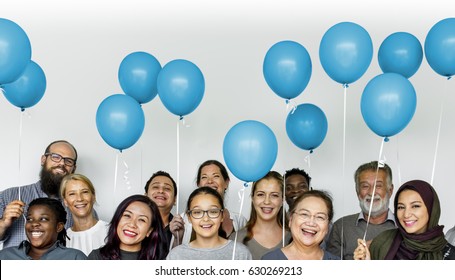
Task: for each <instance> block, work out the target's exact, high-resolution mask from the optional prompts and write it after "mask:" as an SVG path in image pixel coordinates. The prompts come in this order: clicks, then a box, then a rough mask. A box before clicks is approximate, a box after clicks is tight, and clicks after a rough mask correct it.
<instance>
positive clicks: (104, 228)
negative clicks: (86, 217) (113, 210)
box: [66, 220, 109, 256]
mask: <svg viewBox="0 0 455 280" xmlns="http://www.w3.org/2000/svg"><path fill="white" fill-rule="evenodd" d="M108 230H109V223H108V222H105V221H101V220H99V221H98V222H97V223H96V224H95V225H94V226H93V227H91V228H89V229H87V230H84V231H73V230H72V229H71V228H69V229H67V234H68V237H69V238H70V240H67V241H66V247H68V248H75V249H79V250H81V251H82V252H84V254H85V255H86V256H88V254H90V252H91V251H92V250H94V249H98V248H99V247H101V246H103V245H104V244H105V241H104V240H105V238H106V236H107V232H108Z"/></svg>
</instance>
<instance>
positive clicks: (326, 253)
mask: <svg viewBox="0 0 455 280" xmlns="http://www.w3.org/2000/svg"><path fill="white" fill-rule="evenodd" d="M323 259H324V260H341V258H340V256H336V255H334V254H332V253H330V252H329V251H327V250H324V258H323Z"/></svg>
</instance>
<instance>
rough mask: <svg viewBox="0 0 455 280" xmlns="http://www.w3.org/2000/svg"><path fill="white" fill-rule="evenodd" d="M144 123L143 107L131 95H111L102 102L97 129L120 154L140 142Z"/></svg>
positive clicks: (98, 112) (97, 118) (98, 111)
mask: <svg viewBox="0 0 455 280" xmlns="http://www.w3.org/2000/svg"><path fill="white" fill-rule="evenodd" d="M144 123H145V117H144V112H143V111H142V107H141V105H140V104H139V103H138V102H137V101H136V100H135V99H134V98H132V97H131V96H129V95H124V94H114V95H111V96H109V97H107V98H106V99H104V100H103V102H101V104H100V105H99V107H98V110H97V111H96V127H97V129H98V132H99V134H100V135H101V138H103V140H104V141H105V142H106V143H107V144H108V145H109V146H111V147H112V148H115V149H118V150H120V152H121V151H122V150H124V149H127V148H129V147H131V146H133V145H134V144H135V143H136V142H137V140H139V138H140V137H141V135H142V132H143V131H144Z"/></svg>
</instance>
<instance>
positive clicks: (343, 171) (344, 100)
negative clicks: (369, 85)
mask: <svg viewBox="0 0 455 280" xmlns="http://www.w3.org/2000/svg"><path fill="white" fill-rule="evenodd" d="M347 89H348V85H347V84H344V85H343V163H342V182H343V185H344V179H345V178H344V176H345V169H346V96H347ZM341 195H342V197H341V203H342V207H343V209H344V191H342V192H341ZM343 242H344V221H343V216H342V217H341V256H340V258H341V259H343V256H344V252H343Z"/></svg>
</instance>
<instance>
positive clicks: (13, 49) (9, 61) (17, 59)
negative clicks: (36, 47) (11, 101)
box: [0, 18, 32, 85]
mask: <svg viewBox="0 0 455 280" xmlns="http://www.w3.org/2000/svg"><path fill="white" fill-rule="evenodd" d="M31 57H32V47H31V45H30V40H29V39H28V37H27V34H26V33H25V31H24V30H23V29H22V28H21V27H20V26H19V25H17V24H16V23H14V22H12V21H10V20H8V19H4V18H0V85H3V84H8V83H12V82H14V81H15V80H16V79H17V78H19V76H20V75H21V74H22V72H24V70H25V68H26V67H27V65H28V64H29V63H30V59H31Z"/></svg>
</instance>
